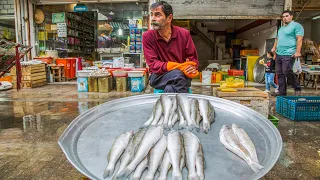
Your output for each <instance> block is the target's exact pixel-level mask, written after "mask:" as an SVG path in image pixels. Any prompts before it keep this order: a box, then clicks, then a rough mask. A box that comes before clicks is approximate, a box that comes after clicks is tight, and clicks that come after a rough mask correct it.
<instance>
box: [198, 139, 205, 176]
mask: <svg viewBox="0 0 320 180" xmlns="http://www.w3.org/2000/svg"><path fill="white" fill-rule="evenodd" d="M205 163H206V162H205V160H204V155H203V149H202V145H201V144H199V149H198V152H197V156H196V170H197V175H198V178H199V180H204V177H205V176H204V169H205V166H206V165H205Z"/></svg>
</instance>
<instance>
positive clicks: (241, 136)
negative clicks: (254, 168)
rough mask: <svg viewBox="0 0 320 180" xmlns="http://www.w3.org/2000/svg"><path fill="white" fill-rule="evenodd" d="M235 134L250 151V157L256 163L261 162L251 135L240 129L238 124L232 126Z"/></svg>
mask: <svg viewBox="0 0 320 180" xmlns="http://www.w3.org/2000/svg"><path fill="white" fill-rule="evenodd" d="M231 127H232V130H233V133H234V134H235V135H236V136H237V138H238V139H239V140H240V143H241V144H242V145H243V146H244V147H245V148H246V149H247V150H248V152H249V153H250V157H251V158H252V159H253V160H254V161H255V162H259V160H258V156H257V151H256V148H255V147H254V144H253V142H252V141H251V139H250V137H249V135H248V134H247V133H246V132H245V131H244V129H242V128H240V127H238V126H237V125H236V124H232V126H231Z"/></svg>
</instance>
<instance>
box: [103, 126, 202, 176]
mask: <svg viewBox="0 0 320 180" xmlns="http://www.w3.org/2000/svg"><path fill="white" fill-rule="evenodd" d="M184 167H187V169H188V179H189V180H203V179H204V168H205V160H204V154H203V150H202V146H201V144H200V141H199V139H198V138H197V136H195V135H194V134H193V133H191V132H189V131H177V130H172V131H171V132H169V133H168V135H167V136H166V135H165V134H164V128H163V126H152V127H149V128H147V129H146V128H142V129H140V130H139V131H138V132H136V133H135V134H134V133H133V131H129V132H125V133H123V134H121V135H120V136H118V137H117V138H116V140H115V141H114V143H113V145H112V148H111V150H110V151H109V154H108V165H107V167H106V169H105V171H104V174H103V177H104V178H110V179H132V180H138V179H144V180H153V179H155V177H156V179H158V180H166V179H167V174H168V171H169V169H170V168H172V179H174V180H182V169H183V168H184ZM146 169H147V171H145V170H146ZM144 171H145V172H146V173H144Z"/></svg>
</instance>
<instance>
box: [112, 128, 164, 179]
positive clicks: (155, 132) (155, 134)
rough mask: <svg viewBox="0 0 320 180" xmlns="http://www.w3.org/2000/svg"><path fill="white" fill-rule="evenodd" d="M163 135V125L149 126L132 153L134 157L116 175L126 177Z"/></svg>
mask: <svg viewBox="0 0 320 180" xmlns="http://www.w3.org/2000/svg"><path fill="white" fill-rule="evenodd" d="M162 135H163V127H162V126H156V127H150V128H149V129H148V130H147V132H146V134H145V135H144V137H143V138H142V140H141V142H140V145H139V148H138V149H137V152H136V153H135V155H134V158H133V159H132V161H131V162H130V164H129V165H128V166H127V167H126V168H125V169H124V170H122V171H121V172H120V174H119V176H118V177H121V178H125V177H128V176H129V175H130V174H131V172H132V171H134V169H135V168H136V167H137V166H138V164H139V163H140V162H141V161H142V160H143V158H145V157H146V155H147V154H148V153H149V151H150V149H151V148H152V147H153V146H154V145H155V144H156V143H157V142H158V141H159V140H160V139H161V137H162Z"/></svg>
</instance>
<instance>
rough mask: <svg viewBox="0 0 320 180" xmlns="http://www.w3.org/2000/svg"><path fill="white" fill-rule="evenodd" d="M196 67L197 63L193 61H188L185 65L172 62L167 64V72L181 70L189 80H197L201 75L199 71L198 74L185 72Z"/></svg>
mask: <svg viewBox="0 0 320 180" xmlns="http://www.w3.org/2000/svg"><path fill="white" fill-rule="evenodd" d="M190 65H192V66H196V65H197V63H195V62H193V61H187V62H184V63H177V62H171V61H169V62H168V63H167V70H168V71H171V70H174V69H179V70H181V71H182V72H183V73H184V74H185V75H186V76H187V77H189V78H195V77H197V76H198V75H199V71H198V70H197V72H196V73H192V74H191V73H187V71H186V70H185V69H186V68H187V67H188V66H190Z"/></svg>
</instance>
